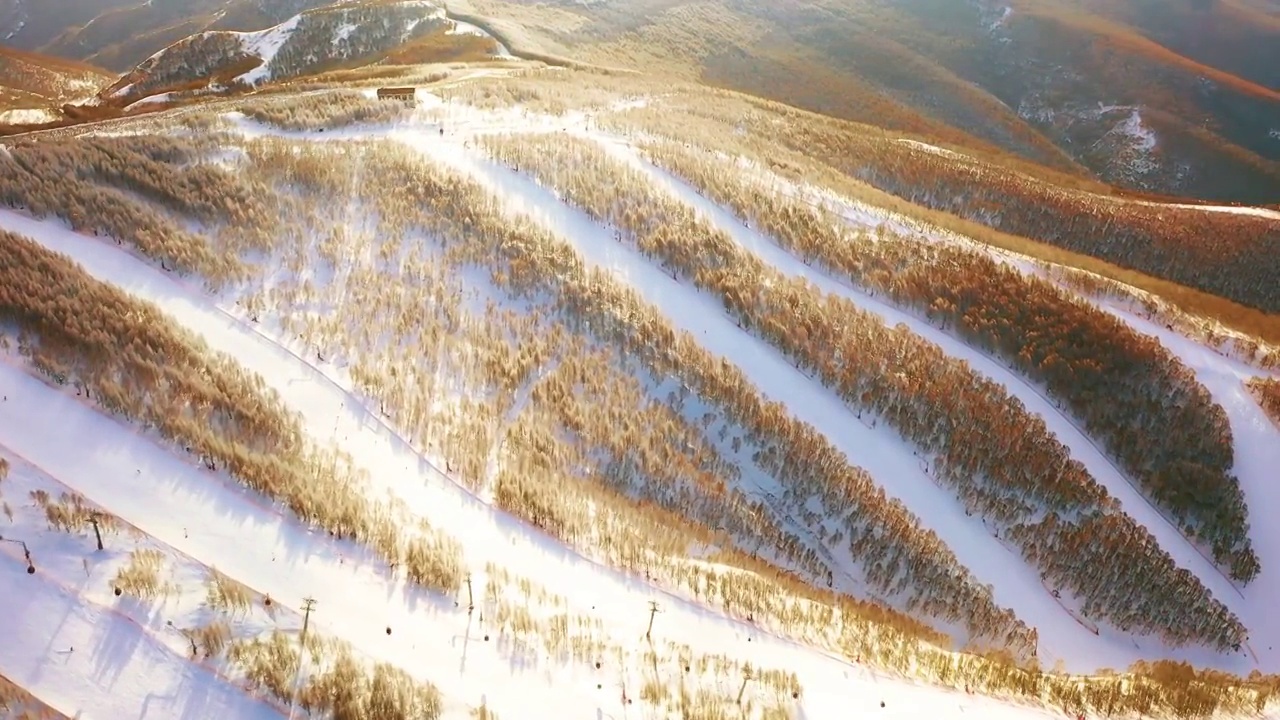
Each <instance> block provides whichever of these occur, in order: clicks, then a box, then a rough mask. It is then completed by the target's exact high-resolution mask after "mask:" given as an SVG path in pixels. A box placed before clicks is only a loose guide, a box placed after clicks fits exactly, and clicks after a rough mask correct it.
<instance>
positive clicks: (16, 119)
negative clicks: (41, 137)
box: [0, 108, 58, 125]
mask: <svg viewBox="0 0 1280 720" xmlns="http://www.w3.org/2000/svg"><path fill="white" fill-rule="evenodd" d="M57 119H58V115H57V114H56V113H54V112H53V111H51V110H45V109H43V108H34V109H20V110H2V111H0V124H12V125H38V124H40V123H47V122H53V121H54V120H57Z"/></svg>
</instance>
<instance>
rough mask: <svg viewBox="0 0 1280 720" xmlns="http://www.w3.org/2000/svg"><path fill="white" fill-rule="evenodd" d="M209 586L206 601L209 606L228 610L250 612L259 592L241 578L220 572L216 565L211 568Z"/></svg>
mask: <svg viewBox="0 0 1280 720" xmlns="http://www.w3.org/2000/svg"><path fill="white" fill-rule="evenodd" d="M208 587H209V592H208V594H207V597H206V600H205V602H207V603H208V604H209V607H212V608H217V609H219V610H226V611H228V612H237V613H246V612H248V611H249V608H250V607H252V605H253V598H254V596H255V595H256V594H257V593H255V592H254V591H253V590H251V589H250V588H249V586H247V585H245V584H244V583H242V582H240V581H239V580H236V579H235V578H233V577H230V576H229V575H225V574H223V573H221V572H219V571H218V569H217V568H216V567H215V568H209V582H208Z"/></svg>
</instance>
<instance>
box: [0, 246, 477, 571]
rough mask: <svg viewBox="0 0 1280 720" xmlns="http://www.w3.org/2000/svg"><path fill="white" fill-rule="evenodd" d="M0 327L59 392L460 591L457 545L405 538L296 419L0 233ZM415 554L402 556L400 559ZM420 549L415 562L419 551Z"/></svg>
mask: <svg viewBox="0 0 1280 720" xmlns="http://www.w3.org/2000/svg"><path fill="white" fill-rule="evenodd" d="M0 321H3V322H8V323H13V324H15V325H16V326H17V327H18V328H19V329H20V333H21V335H20V338H19V349H20V351H21V353H22V354H23V355H24V356H26V357H27V358H29V359H30V361H31V363H32V365H34V366H35V368H36V369H38V370H39V371H40V372H41V373H42V374H44V375H45V376H46V377H47V378H48V379H49V380H50V381H51V382H53V383H55V384H58V385H65V384H68V383H75V384H76V386H77V387H80V388H83V389H84V391H85V394H86V399H89V400H92V401H93V402H96V403H98V404H99V405H100V406H102V407H103V408H104V409H106V410H109V411H111V412H113V413H115V414H118V415H121V416H123V417H125V418H127V419H129V420H131V421H133V422H135V423H138V424H140V425H143V426H146V427H150V428H154V429H156V430H157V431H158V432H159V434H160V435H161V436H162V437H163V438H165V439H166V440H169V441H172V442H175V443H177V444H178V445H179V446H181V447H184V448H186V450H187V452H189V453H191V454H193V455H195V456H197V457H199V458H201V460H202V462H203V463H204V464H205V466H206V467H208V468H209V469H211V470H216V469H225V470H226V471H228V472H229V473H230V474H231V475H232V476H233V477H234V478H236V479H237V480H239V481H240V482H242V483H244V484H245V485H246V486H248V487H249V488H251V489H253V490H255V491H257V492H260V493H262V494H264V495H265V496H267V497H269V498H272V499H274V500H277V501H279V502H280V503H281V504H283V505H284V506H286V507H287V508H288V509H289V510H291V511H292V512H293V513H294V514H296V515H297V517H298V518H299V519H301V520H302V521H303V522H306V523H309V524H313V525H316V526H317V527H320V528H322V529H324V530H327V531H329V532H331V533H334V534H335V535H338V536H339V537H344V538H345V537H349V538H352V539H353V540H356V541H358V542H361V543H365V544H367V545H368V546H369V547H370V548H371V549H373V550H375V551H376V552H378V553H379V554H380V555H381V556H382V557H383V558H385V559H386V560H387V562H388V563H390V564H392V565H395V564H399V563H407V564H408V565H409V567H408V568H407V569H408V570H409V571H410V575H411V577H413V579H414V580H415V581H416V582H419V583H420V584H422V585H423V586H424V587H427V588H429V589H432V590H435V591H438V592H446V593H447V592H452V591H453V590H454V589H456V588H457V586H458V583H459V582H460V581H461V577H462V569H461V560H460V558H461V554H460V548H459V547H458V545H457V543H456V541H454V540H453V539H452V538H450V537H445V536H442V535H440V534H439V533H438V532H435V531H433V530H430V529H429V528H427V529H424V530H423V531H422V532H421V533H413V534H411V535H409V536H408V537H406V533H405V532H404V529H403V528H400V527H398V526H397V523H396V522H395V519H394V515H393V514H392V512H391V509H390V508H388V507H387V506H386V505H385V504H384V503H381V502H378V501H375V500H371V499H369V498H367V497H365V496H364V495H363V494H362V493H361V492H360V490H359V481H358V477H359V476H358V474H357V473H355V472H354V470H353V469H352V468H351V467H350V464H349V462H348V461H346V460H345V459H344V458H341V457H339V456H336V455H334V454H331V453H320V452H316V451H315V450H312V449H310V448H309V447H308V446H307V445H306V443H305V442H304V441H303V439H302V433H301V430H300V426H299V423H298V420H297V418H295V417H293V416H292V415H290V414H289V413H288V412H286V411H285V410H284V409H283V407H282V406H281V404H280V401H279V400H278V399H277V398H276V397H275V396H274V394H273V393H271V392H269V391H268V390H267V389H266V388H265V387H264V386H263V384H262V380H261V378H257V377H253V376H250V375H248V374H246V373H244V372H243V371H242V370H240V369H239V368H238V366H236V365H235V364H234V362H233V361H231V360H230V359H228V358H226V357H224V356H217V355H214V354H213V353H212V352H210V351H209V350H208V349H207V347H205V346H204V344H203V343H202V342H201V341H200V340H198V339H197V338H195V337H193V336H191V335H190V334H188V333H186V332H185V331H183V330H180V329H179V328H177V327H175V326H174V325H173V323H172V322H171V321H170V320H169V319H168V318H167V317H166V316H164V315H163V314H161V313H160V312H159V311H158V310H156V309H155V308H154V307H153V306H151V305H148V304H145V303H142V302H140V301H137V300H134V299H133V298H131V297H129V296H128V295H126V294H124V293H122V292H121V291H119V290H117V289H115V288H113V287H110V286H108V285H105V284H103V283H100V282H98V281H96V280H94V279H92V278H90V277H89V276H88V275H86V274H85V273H84V272H83V270H81V269H80V268H79V267H78V266H76V265H74V264H73V263H72V262H71V261H69V260H68V259H67V258H65V257H63V256H60V255H56V254H54V253H52V252H49V251H47V250H45V249H44V248H42V247H40V246H39V245H36V244H35V243H33V242H31V241H29V240H26V239H25V238H22V237H19V236H16V235H12V234H9V233H5V232H0ZM410 547H417V548H418V549H417V551H416V552H415V553H414V554H412V555H410V554H409V553H408V549H409V548H410ZM424 550H425V551H424Z"/></svg>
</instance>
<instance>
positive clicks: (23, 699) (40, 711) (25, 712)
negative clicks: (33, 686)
mask: <svg viewBox="0 0 1280 720" xmlns="http://www.w3.org/2000/svg"><path fill="white" fill-rule="evenodd" d="M0 716H3V717H4V718H6V720H67V716H66V715H63V714H62V713H60V712H57V711H56V710H54V709H53V708H51V707H49V706H48V705H45V704H44V703H43V702H41V701H40V700H39V699H38V698H36V697H35V696H34V695H32V694H31V693H29V692H27V691H26V690H25V689H24V688H22V687H19V686H18V685H17V684H16V683H14V682H13V681H12V680H10V679H9V678H7V677H5V676H3V675H0Z"/></svg>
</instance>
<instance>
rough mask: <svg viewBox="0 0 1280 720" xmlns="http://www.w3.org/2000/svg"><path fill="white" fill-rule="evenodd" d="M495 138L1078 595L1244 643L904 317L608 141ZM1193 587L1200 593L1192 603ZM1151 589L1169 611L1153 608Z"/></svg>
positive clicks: (1162, 628) (1206, 637)
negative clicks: (753, 232)
mask: <svg viewBox="0 0 1280 720" xmlns="http://www.w3.org/2000/svg"><path fill="white" fill-rule="evenodd" d="M486 143H487V147H489V148H490V149H491V151H492V152H493V153H494V154H495V155H497V156H499V157H501V158H502V159H503V160H504V161H506V162H507V163H509V164H514V165H516V166H518V167H520V168H522V169H525V170H527V171H528V172H530V173H533V174H534V175H535V176H537V177H538V178H539V179H540V180H541V181H542V182H543V183H545V184H547V185H549V186H551V187H553V188H556V189H557V190H558V191H559V192H560V193H562V194H563V196H564V197H566V199H567V200H568V201H569V202H571V203H573V204H576V205H579V206H580V207H582V208H583V209H585V210H586V211H587V212H588V213H589V214H590V215H591V216H592V217H593V218H594V219H596V220H597V221H599V222H601V223H607V224H609V225H610V226H613V227H616V228H618V230H619V232H620V233H621V237H620V239H622V240H624V241H626V242H628V243H631V244H634V245H635V246H636V247H637V248H639V249H640V251H641V252H643V253H644V254H645V255H647V256H649V257H650V258H652V259H653V260H654V261H655V262H657V263H658V264H660V265H661V266H662V267H663V269H665V270H666V271H667V272H669V273H671V275H672V276H673V277H677V276H679V277H683V278H684V279H687V280H690V281H692V282H693V283H694V284H695V285H697V286H698V287H699V288H701V289H702V290H704V291H706V292H709V293H711V294H712V295H713V297H716V298H717V299H718V300H721V301H722V302H723V304H724V308H725V310H726V312H728V313H729V314H730V315H731V316H732V317H734V318H735V319H736V320H737V321H738V323H739V325H740V326H741V327H744V328H745V329H747V330H749V331H751V332H753V333H754V334H756V335H758V336H759V337H760V338H762V339H764V340H766V341H768V342H770V343H771V344H773V345H774V346H776V347H777V348H778V349H780V350H781V351H783V352H784V353H785V354H787V355H788V356H789V357H790V358H791V359H792V361H793V363H795V364H796V366H797V367H798V368H801V369H802V370H805V371H806V372H810V373H813V374H814V375H815V377H818V378H820V379H821V381H822V382H823V383H825V384H826V385H827V386H828V387H830V388H831V389H832V390H833V391H835V392H836V393H837V394H838V395H839V396H840V397H841V398H842V399H843V400H844V401H845V402H846V404H848V405H849V406H850V408H851V409H852V410H854V411H856V412H857V413H858V414H859V415H861V414H862V413H863V412H866V413H870V414H872V415H873V416H874V417H878V418H879V419H880V420H882V421H884V422H887V423H889V424H890V425H891V426H893V427H894V428H896V429H897V430H898V431H899V433H901V435H902V436H903V437H904V438H906V439H907V440H909V441H911V442H912V443H914V444H915V445H916V446H917V447H918V448H919V449H920V451H921V453H922V454H923V455H924V456H925V457H927V458H929V459H930V460H931V463H930V465H931V470H932V473H931V474H932V476H934V477H936V478H937V480H938V481H940V482H943V483H946V484H948V485H950V486H951V487H952V488H953V489H954V490H955V491H956V492H957V495H958V496H959V498H960V499H961V501H962V502H963V503H964V504H965V506H966V509H967V510H968V511H969V512H972V513H976V514H978V515H980V516H982V517H985V518H987V519H988V520H989V521H991V522H993V523H994V524H995V525H996V526H997V528H998V530H997V532H998V533H1003V537H1004V538H1006V539H1007V540H1011V541H1013V542H1014V543H1016V544H1017V545H1018V546H1019V547H1020V549H1021V550H1022V553H1023V556H1024V557H1025V558H1026V559H1027V560H1028V561H1030V562H1031V563H1033V564H1035V565H1036V566H1038V567H1039V569H1040V573H1041V576H1042V577H1043V578H1044V579H1045V580H1046V581H1047V582H1049V583H1050V584H1051V585H1052V586H1054V587H1056V588H1059V589H1061V590H1064V591H1068V592H1071V593H1073V594H1075V595H1076V596H1077V597H1079V599H1080V601H1081V602H1082V603H1083V610H1084V613H1085V614H1086V615H1088V616H1090V617H1100V618H1105V619H1107V620H1109V621H1111V622H1112V623H1114V624H1116V625H1117V626H1118V627H1120V628H1122V629H1126V630H1131V631H1137V632H1148V633H1149V632H1155V633H1158V634H1160V635H1161V636H1162V637H1164V638H1165V639H1166V640H1167V641H1169V642H1172V643H1175V644H1182V643H1203V644H1206V645H1209V646H1211V647H1215V648H1217V649H1219V650H1226V649H1233V650H1235V651H1240V648H1241V645H1242V643H1243V642H1244V640H1245V629H1244V627H1243V626H1242V625H1241V624H1240V621H1239V619H1237V618H1236V617H1235V616H1234V615H1233V614H1232V613H1231V612H1230V611H1229V610H1228V609H1227V608H1226V607H1225V606H1224V605H1222V603H1221V602H1219V601H1218V600H1216V599H1215V598H1213V596H1212V594H1211V593H1210V592H1209V591H1208V589H1207V588H1205V587H1204V585H1203V584H1201V583H1200V581H1199V580H1198V579H1196V578H1195V577H1194V576H1189V575H1188V574H1184V573H1178V572H1176V570H1177V568H1176V565H1175V564H1174V562H1173V559H1172V558H1170V557H1169V555H1168V553H1166V552H1164V551H1163V550H1160V549H1159V546H1158V545H1157V544H1156V542H1155V541H1154V539H1152V538H1151V536H1150V533H1149V532H1148V531H1147V530H1146V529H1145V528H1143V527H1141V526H1140V525H1138V524H1136V523H1135V522H1134V521H1133V520H1132V518H1130V517H1129V516H1128V515H1126V514H1124V513H1123V512H1121V511H1120V510H1119V509H1118V508H1117V507H1116V506H1115V502H1114V500H1113V499H1111V498H1110V497H1109V496H1108V495H1107V493H1106V490H1105V489H1104V488H1102V487H1101V486H1100V485H1098V483H1097V482H1096V481H1095V480H1094V479H1093V478H1092V477H1091V476H1090V475H1089V473H1088V471H1087V470H1085V468H1084V467H1083V466H1082V465H1081V464H1080V463H1079V462H1078V461H1076V460H1073V459H1072V458H1071V457H1070V453H1069V452H1068V451H1067V449H1066V448H1065V447H1063V446H1062V444H1061V443H1060V442H1058V441H1057V440H1056V439H1055V438H1054V437H1053V436H1052V435H1051V434H1050V433H1049V432H1048V431H1047V429H1046V428H1045V425H1044V421H1043V420H1042V419H1040V418H1039V417H1036V416H1034V415H1032V414H1030V413H1028V412H1027V411H1026V409H1025V407H1024V406H1023V405H1022V404H1021V403H1020V402H1018V401H1016V400H1015V399H1013V398H1011V397H1010V396H1009V395H1008V392H1007V390H1005V388H1004V387H1003V386H1001V385H999V384H997V383H994V382H992V381H990V380H987V379H985V378H982V377H980V376H978V375H977V374H976V373H974V372H973V371H972V370H971V369H970V368H969V366H968V364H967V363H963V362H961V361H957V360H955V359H952V358H949V357H947V356H946V355H944V354H943V353H942V351H941V350H940V349H939V348H938V347H937V346H935V345H933V344H932V343H929V342H927V341H925V340H923V339H922V338H920V337H919V336H916V335H914V334H912V333H910V332H909V331H907V330H906V329H905V328H895V329H889V328H887V327H885V326H884V325H883V324H881V323H880V321H879V319H878V318H876V317H875V316H873V315H870V314H869V313H866V312H864V311H862V310H860V309H859V308H857V307H856V306H855V305H854V304H853V303H851V302H849V301H848V300H845V299H843V298H838V297H834V296H830V295H823V294H821V293H819V292H817V291H815V290H813V289H812V288H811V287H809V286H808V284H807V283H806V282H804V281H803V280H797V279H795V278H789V277H786V276H783V275H781V274H780V273H778V272H777V271H776V270H774V269H772V268H770V267H768V266H766V265H764V263H762V262H761V261H760V260H759V259H758V258H756V257H754V256H751V255H748V254H747V253H745V252H744V251H742V250H741V249H739V248H738V247H737V246H736V244H735V243H734V242H733V241H732V240H731V239H730V238H729V237H728V236H727V235H726V234H724V233H723V232H721V231H718V230H714V229H713V228H711V227H710V226H708V225H707V224H706V223H705V222H703V221H702V220H700V219H699V218H698V217H697V216H696V215H695V214H694V212H693V211H692V210H691V209H690V208H688V207H686V206H684V205H682V204H681V203H679V202H678V201H676V200H674V199H673V198H671V197H668V196H665V195H663V194H661V193H659V192H657V191H655V190H653V189H652V186H651V185H650V183H649V181H648V179H647V177H645V176H643V175H642V174H640V173H639V171H636V170H632V169H630V168H628V167H626V166H624V165H623V164H621V163H620V162H618V161H616V160H613V159H611V158H609V157H608V156H607V155H606V154H605V152H604V151H603V149H601V148H600V147H599V146H598V145H596V144H595V143H592V142H590V141H585V140H578V139H573V138H567V137H552V138H545V137H543V138H532V139H531V138H507V137H502V136H494V137H491V138H487V139H486ZM1010 457H1017V458H1018V462H1017V463H1016V464H1013V463H1010V462H1008V458H1010ZM998 536H1000V535H998ZM855 547H856V546H855ZM1120 558H1123V559H1120ZM1138 578H1141V579H1138ZM1188 593H1191V594H1193V595H1194V597H1196V598H1197V599H1196V600H1195V601H1191V602H1188V600H1187V594H1188ZM1151 603H1156V604H1158V605H1159V606H1161V607H1162V608H1163V609H1162V610H1161V611H1158V612H1154V613H1153V612H1150V610H1151V605H1150V604H1151ZM1192 605H1194V606H1195V609H1194V610H1192V609H1190V608H1191V606H1192ZM1175 615H1176V616H1180V617H1179V619H1177V620H1173V619H1172V618H1173V617H1174V616H1175Z"/></svg>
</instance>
